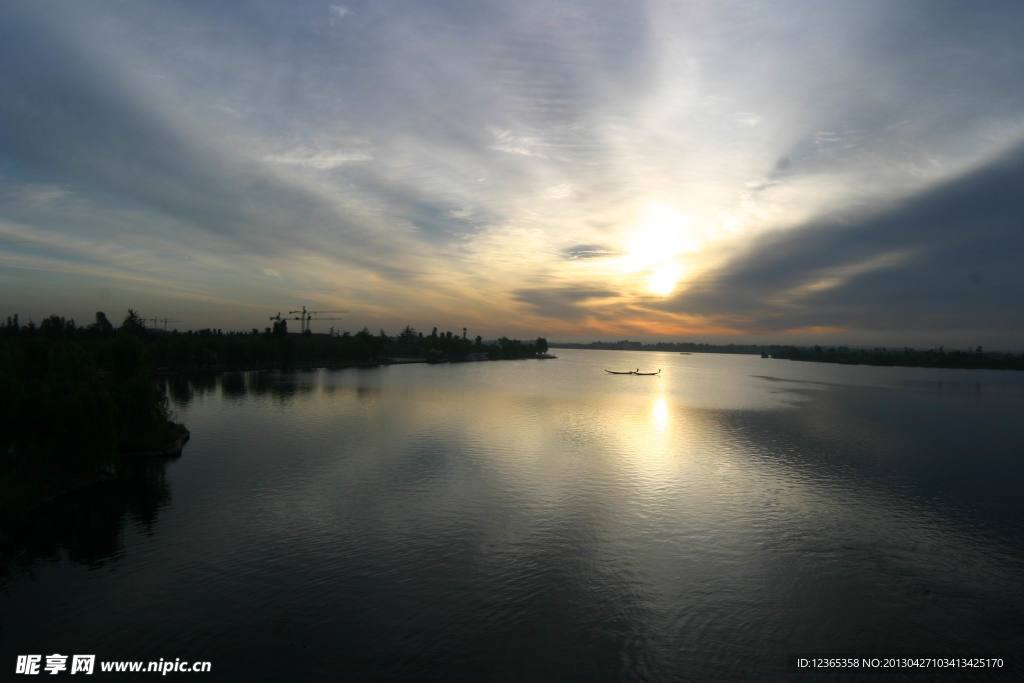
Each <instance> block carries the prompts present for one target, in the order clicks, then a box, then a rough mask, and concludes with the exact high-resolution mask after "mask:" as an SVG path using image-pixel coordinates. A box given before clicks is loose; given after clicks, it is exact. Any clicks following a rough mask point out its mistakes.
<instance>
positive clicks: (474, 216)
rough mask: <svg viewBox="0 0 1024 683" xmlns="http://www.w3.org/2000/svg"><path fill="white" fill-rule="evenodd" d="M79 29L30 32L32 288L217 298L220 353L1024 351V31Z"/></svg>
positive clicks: (651, 8) (990, 11) (709, 24)
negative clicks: (301, 322)
mask: <svg viewBox="0 0 1024 683" xmlns="http://www.w3.org/2000/svg"><path fill="white" fill-rule="evenodd" d="M54 9H55V6H51V5H50V4H49V3H46V2H42V3H15V4H10V3H7V4H4V5H2V6H0V83H3V91H4V97H3V103H2V104H0V188H3V189H0V221H3V225H4V226H7V227H6V228H5V229H6V232H0V242H2V245H0V246H2V248H3V250H4V256H5V260H4V262H3V265H2V266H0V268H2V269H3V271H0V279H4V282H13V281H15V280H16V276H15V275H13V274H12V273H14V272H15V270H16V269H17V268H18V264H22V265H23V266H25V267H28V265H29V264H34V267H36V268H43V267H46V268H49V269H50V271H49V272H52V273H53V278H52V280H53V282H52V283H51V284H48V285H47V287H46V288H45V291H46V292H56V291H58V290H60V288H61V287H64V290H70V289H73V288H77V289H78V290H81V289H82V287H81V283H82V282H83V281H88V282H94V283H95V285H96V288H95V289H96V290H99V289H103V288H104V287H105V286H106V285H104V282H107V281H113V279H115V278H117V279H118V282H120V283H121V285H120V286H121V287H122V290H121V291H123V288H124V287H128V286H130V285H128V284H126V283H128V282H129V280H126V279H125V278H126V277H137V278H145V279H146V281H147V282H148V281H149V280H152V281H154V282H166V283H167V284H168V287H169V288H170V287H180V286H182V284H181V283H183V282H187V283H188V284H187V288H188V289H189V290H190V291H192V292H194V293H196V294H197V295H198V294H203V295H205V296H208V297H209V300H208V301H207V302H206V303H204V304H203V306H202V307H200V308H197V309H196V310H195V311H194V312H193V315H192V316H190V315H189V313H188V312H187V311H177V310H169V311H168V315H170V314H173V315H175V317H179V318H190V319H199V318H200V317H201V316H207V318H203V319H204V320H207V319H212V318H214V317H216V316H218V315H219V316H221V317H222V318H220V319H218V322H219V323H220V324H219V326H231V325H237V326H240V327H249V326H251V325H255V324H260V325H262V323H263V322H264V321H262V320H258V321H257V318H259V316H255V317H254V314H253V313H252V310H256V309H258V307H259V306H262V305H264V304H265V305H267V306H269V307H270V308H271V309H272V310H276V308H275V307H276V306H278V305H279V304H277V303H273V304H272V303H271V302H278V301H280V300H282V299H284V300H287V301H289V302H290V301H295V300H297V299H298V298H300V297H307V298H309V299H311V300H312V299H313V298H315V299H316V300H318V301H321V302H331V303H332V304H337V306H336V307H344V308H352V309H353V310H358V311H361V313H359V314H358V315H363V316H364V317H363V319H362V320H355V319H354V320H353V321H352V323H353V324H355V325H358V324H368V325H371V326H378V325H384V326H389V327H393V326H395V325H400V324H405V323H406V322H412V323H414V324H421V325H426V324H434V322H435V321H436V322H443V320H446V319H447V320H452V321H458V320H469V321H470V322H471V323H472V324H473V325H476V326H478V329H480V331H482V332H488V333H490V332H493V333H513V332H516V331H521V332H523V333H540V332H543V331H546V330H549V329H555V330H558V331H560V332H561V333H564V334H567V335H574V336H576V335H575V333H574V332H573V330H575V331H576V333H578V334H587V333H594V332H595V331H596V330H602V331H604V332H605V333H607V334H616V332H615V331H616V330H619V331H620V332H622V333H643V334H650V335H657V334H666V335H671V334H683V333H688V334H689V333H692V334H701V331H702V330H703V331H704V333H706V334H720V335H731V334H737V335H743V334H771V333H783V332H784V331H785V330H793V329H805V330H806V329H817V330H819V332H820V331H821V330H824V329H834V330H837V329H839V328H842V329H843V330H844V332H843V334H844V335H851V336H856V335H858V334H859V335H862V336H863V337H864V338H868V337H871V338H878V339H881V338H896V337H898V336H899V335H900V334H902V333H908V331H909V330H916V332H915V334H918V335H919V336H920V338H921V339H927V340H932V339H934V340H941V338H942V337H943V335H950V336H953V337H960V336H965V337H966V336H970V335H972V334H973V335H975V336H985V335H988V337H987V338H985V339H979V341H978V343H986V344H989V343H992V342H997V341H998V340H1000V339H1012V338H1014V336H1015V335H1017V336H1018V337H1019V333H1020V332H1021V331H1024V325H1022V324H1021V322H1020V320H1019V318H1018V317H1015V316H1016V314H1015V313H1014V311H1013V310H1009V309H1008V308H1007V307H1008V306H1009V304H1008V301H1009V300H1010V299H1011V298H1012V296H1009V295H1007V292H1010V293H1014V292H1017V285H1018V284H1019V279H1014V277H1013V276H1012V275H1011V274H1010V271H1009V270H1008V267H1009V266H1008V263H1009V261H1012V257H1014V255H1015V254H1017V252H1015V251H1014V250H1015V249H1017V242H1016V241H1015V240H1016V238H1015V237H1014V234H1013V233H1012V232H1011V231H1010V228H1009V227H1008V226H1013V225H1018V226H1019V224H1020V217H1021V215H1022V213H1024V212H1022V210H1021V209H1020V208H1019V207H1018V206H1016V204H1015V203H1012V202H1008V201H1003V200H1002V199H1001V198H1000V197H999V196H996V195H991V194H986V192H987V190H986V189H985V187H983V186H982V185H977V183H981V182H982V181H981V180H971V179H972V178H975V179H977V178H983V179H984V182H985V183H989V184H990V185H989V186H990V187H997V186H998V187H1002V186H1003V185H1001V184H1000V183H1002V182H1003V181H1002V180H1000V179H1001V178H1003V177H1004V176H1003V175H1001V174H1002V173H1004V172H1005V173H1010V171H1007V170H1006V169H1007V168H1008V167H1007V166H1006V165H1005V164H1006V163H1009V162H1007V161H1005V159H1007V158H1010V157H1007V156H1006V155H1008V154H1010V155H1011V156H1012V154H1011V151H1012V150H1013V149H1015V147H1016V146H1017V145H1018V144H1020V141H1021V140H1022V139H1024V117H1022V116H1021V114H1020V112H1021V111H1024V89H1022V88H1020V87H1019V74H1020V73H1021V72H1022V71H1024V53H1021V51H1020V50H1019V49H1017V44H1018V42H1019V35H1018V33H1019V31H1018V30H1017V28H1016V27H1018V26H1020V25H1021V22H1022V21H1024V6H1021V5H1020V3H1013V2H996V3H990V4H989V5H987V6H986V8H985V9H984V10H980V9H978V8H976V7H974V6H970V5H965V4H962V3H934V2H930V1H928V2H926V1H923V0H907V1H906V2H900V3H883V2H863V3H833V4H821V3H816V2H810V1H809V0H782V1H781V2H779V3H776V4H773V5H772V6H771V7H770V8H765V7H763V6H761V5H759V4H756V3H746V2H740V3H711V4H709V3H688V2H682V3H680V2H667V1H665V2H663V1H661V0H646V1H644V2H637V3H603V2H598V3H593V2H582V1H580V2H576V1H572V2H567V3H559V4H557V5H551V3H547V2H542V1H541V0H524V1H522V2H515V3H507V2H506V3H497V2H479V3H453V2H437V3H402V4H401V5H396V4H393V3H379V2H365V1H362V0H359V1H353V2H346V3H345V4H331V3H322V2H313V1H312V0H310V1H309V2H298V3H288V4H269V5H261V6H259V7H258V8H257V7H253V6H242V7H232V8H226V7H224V6H222V5H219V4H216V3H191V4H184V5H182V4H166V3H158V2H150V1H148V0H140V2H136V3H132V4H131V8H130V9H128V10H126V9H125V8H122V7H118V8H116V9H115V8H113V7H108V6H105V5H103V4H102V3H100V4H83V3H72V4H65V5H61V6H60V11H53V10H54ZM978 36H983V37H984V39H983V40H981V39H979V38H978ZM999 159H1003V160H1002V161H999ZM986 169H987V170H986ZM998 169H1003V170H1002V171H998ZM1011 175H1012V174H1011ZM940 188H941V189H940ZM968 188H971V189H970V191H968ZM1011 194H1012V192H1011ZM981 197H985V200H984V201H985V202H986V203H985V204H982V203H981V201H980V200H979V199H978V198H981ZM950 198H957V199H956V202H959V203H951V202H953V199H950ZM651 206H662V207H668V208H669V209H671V211H669V212H668V213H670V214H672V215H673V216H675V218H673V219H672V220H666V221H663V222H662V224H660V225H652V224H650V223H651V219H650V218H649V214H650V211H649V209H650V207H651ZM908 207H918V208H917V209H915V210H911V208H908ZM928 207H932V208H928ZM938 207H941V210H940V209H939V208H938ZM982 207H984V208H982ZM992 207H996V208H992ZM970 212H974V213H970ZM953 216H957V217H958V218H957V221H958V222H956V223H955V224H954V222H952V218H951V217H953ZM1014 221H1017V222H1016V223H1014ZM11 226H16V229H15V228H12V227H11ZM880 226H884V227H880ZM998 226H1003V227H998ZM968 234H975V235H978V234H982V235H985V236H986V237H985V238H984V239H982V240H973V241H972V240H971V239H969V238H967V237H965V235H968ZM644 240H646V243H643V242H644ZM659 240H661V241H662V242H663V243H667V244H669V246H670V247H671V251H672V253H671V255H669V256H665V254H664V252H665V248H664V244H661V245H659ZM637 252H644V255H643V258H641V259H639V261H644V260H645V259H646V261H648V262H652V263H653V262H654V261H658V262H659V263H660V262H661V261H665V262H666V263H663V264H662V266H663V268H662V272H661V280H664V279H665V278H666V274H667V275H670V276H671V277H668V280H670V282H668V283H667V284H668V285H672V284H673V282H671V281H672V280H674V279H675V278H676V276H675V275H673V273H679V275H678V280H679V281H678V283H677V285H676V286H674V287H666V288H664V291H666V292H667V291H669V290H671V292H672V294H669V295H664V296H657V295H655V294H653V293H652V292H651V291H650V290H649V288H648V286H647V285H646V284H645V283H648V282H649V281H650V279H651V277H652V276H653V275H656V274H653V273H651V272H646V271H645V270H644V269H643V268H633V269H631V268H632V266H629V265H628V264H629V263H633V264H634V265H635V264H636V263H637V262H639V261H638V259H637ZM954 254H956V255H957V258H954V257H953V255H954ZM655 256H657V258H655ZM663 257H664V258H663ZM668 261H671V263H668ZM62 269H63V270H62ZM72 270H74V271H75V272H74V273H72V272H71V271H72ZM647 270H651V269H650V268H647ZM18 272H25V271H24V268H22V269H21V270H19V271H18ZM33 272H42V271H41V270H36V271H33ZM61 273H65V274H66V277H67V278H72V277H74V278H76V279H75V280H74V282H73V283H72V280H70V279H69V280H67V281H64V280H62V279H61V278H62V277H64V275H61ZM115 274H116V275H115ZM139 282H140V283H141V282H142V280H139ZM884 283H887V284H884ZM954 283H955V284H954ZM883 284H884V286H883ZM961 285H962V286H961ZM140 286H142V285H141V284H140ZM147 286H148V285H147ZM899 288H902V290H900V289H899ZM151 289H152V291H153V292H154V293H153V296H154V297H159V293H158V292H159V287H152V288H151ZM12 291H13V290H12V289H11V288H10V287H8V288H6V289H5V290H2V291H0V305H2V306H3V307H6V308H8V309H10V310H12V311H13V310H14V309H16V308H18V307H19V306H21V305H23V304H22V303H21V301H22V300H23V296H21V295H19V296H15V295H14V294H12V293H11V292H12ZM22 291H23V290H22ZM40 291H41V292H42V291H43V289H40ZM168 291H170V289H168ZM897 291H903V292H904V295H902V298H899V297H897V295H896V293H895V292H897ZM595 292H602V293H606V294H608V296H605V297H601V296H590V295H588V293H589V294H593V293H595ZM869 293H872V295H877V296H878V297H879V298H878V299H877V300H872V299H871V297H870V296H869ZM931 293H935V296H934V297H932V298H931V299H929V296H931ZM47 296H50V299H44V298H43V295H42V294H40V295H39V298H38V300H39V301H40V302H44V303H45V301H49V302H50V303H49V305H50V306H52V307H56V308H59V306H60V304H61V303H62V301H61V299H60V298H59V297H54V296H52V295H51V294H47ZM19 297H21V298H19ZM218 297H220V298H223V299H225V300H228V301H244V302H246V305H247V306H253V307H256V308H253V309H251V310H250V309H248V308H246V307H245V306H228V305H226V304H225V305H224V307H223V309H220V310H219V311H218V310H217V309H216V306H215V305H214V304H213V303H210V302H212V301H214V300H216V299H217V298H218ZM894 299H895V300H896V301H895V303H894ZM154 301H157V302H158V301H159V299H158V298H157V299H154ZM182 301H183V299H181V298H180V297H179V298H177V299H175V300H174V301H173V302H171V301H168V304H167V306H168V307H169V308H174V307H177V306H184V304H182ZM903 302H907V303H906V304H905V305H904V303H903ZM911 302H912V303H911ZM40 305H43V304H42V303H40ZM154 305H156V304H154ZM197 305H198V304H197ZM332 307H335V306H332ZM200 310H201V311H202V313H200ZM915 310H916V311H919V312H920V314H919V315H915V314H914V311H915ZM48 312H50V311H39V312H38V313H39V314H45V313H48ZM558 312H561V313H564V314H565V315H566V316H568V317H567V318H566V320H572V323H571V324H570V323H568V322H565V321H560V320H558V319H556V318H552V317H551V316H552V315H553V314H557V313H558ZM428 317H429V318H431V320H428V319H426V318H428ZM451 324H453V325H454V324H455V322H452V323H451ZM573 326H575V327H573ZM822 334H824V333H823V332H822ZM837 334H838V333H837ZM872 335H874V337H872ZM990 339H991V340H992V342H990V341H989V340H990Z"/></svg>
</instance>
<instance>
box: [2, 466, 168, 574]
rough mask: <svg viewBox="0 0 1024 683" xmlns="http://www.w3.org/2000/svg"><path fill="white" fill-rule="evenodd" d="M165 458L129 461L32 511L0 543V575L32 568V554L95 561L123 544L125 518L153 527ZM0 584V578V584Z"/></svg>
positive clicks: (163, 490)
mask: <svg viewBox="0 0 1024 683" xmlns="http://www.w3.org/2000/svg"><path fill="white" fill-rule="evenodd" d="M166 462H167V461H166V460H162V459H151V460H141V461H137V462H132V463H129V464H127V465H124V466H122V467H121V468H120V472H119V475H118V477H117V478H116V479H113V480H111V481H108V482H104V483H102V484H97V485H95V486H92V487H90V488H88V489H85V490H83V491H79V492H77V493H74V494H70V495H68V496H65V497H64V498H61V499H59V500H57V501H54V502H53V503H51V504H49V505H46V506H45V507H43V508H42V509H40V510H38V511H36V512H35V513H33V515H32V517H31V518H30V519H29V520H28V522H27V523H26V524H25V525H24V526H23V527H22V528H20V529H18V530H17V531H16V532H15V533H14V534H13V535H12V539H10V541H9V543H8V547H5V548H0V581H2V580H3V578H6V577H7V576H8V575H9V574H10V573H11V571H12V570H13V569H15V568H17V567H20V568H21V569H29V570H30V569H31V568H32V567H33V565H34V564H35V562H36V561H37V560H41V559H49V560H56V559H59V558H61V557H66V558H67V559H69V560H71V561H73V562H79V563H81V564H85V565H88V566H90V567H94V566H99V565H101V564H103V563H104V562H106V561H107V560H110V559H116V558H117V556H118V555H119V554H120V552H121V550H122V548H123V541H124V539H123V530H124V523H125V521H126V519H128V520H132V521H134V522H136V523H137V524H139V525H140V526H141V527H142V528H143V529H144V530H145V532H146V533H147V534H152V533H153V532H154V529H155V526H156V521H157V517H158V515H159V512H160V510H161V509H162V508H164V507H166V506H167V505H169V504H170V501H171V490H170V486H169V485H168V483H167V475H166ZM0 585H2V584H0Z"/></svg>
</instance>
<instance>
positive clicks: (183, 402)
mask: <svg viewBox="0 0 1024 683" xmlns="http://www.w3.org/2000/svg"><path fill="white" fill-rule="evenodd" d="M227 374H234V375H241V373H227ZM218 380H219V378H218V375H217V374H216V373H202V374H194V375H172V376H171V377H169V378H167V381H166V384H165V387H166V389H167V394H168V395H169V396H170V398H171V402H172V403H174V405H175V406H177V407H179V408H185V407H187V406H188V405H189V404H191V403H192V401H193V400H194V399H195V397H196V396H199V397H202V396H205V395H206V394H208V393H210V392H212V391H215V390H216V389H217V384H218ZM244 382H245V379H244V377H243V378H242V383H243V388H242V393H243V394H244V393H245V389H244ZM229 391H230V389H225V394H228V392H229ZM229 395H230V396H232V397H234V396H237V395H239V394H229Z"/></svg>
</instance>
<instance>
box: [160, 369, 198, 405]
mask: <svg viewBox="0 0 1024 683" xmlns="http://www.w3.org/2000/svg"><path fill="white" fill-rule="evenodd" d="M166 389H167V395H168V396H170V397H171V403H173V404H174V405H176V406H178V407H179V408H184V407H187V406H188V405H189V404H190V403H192V395H193V393H194V392H193V390H192V383H191V382H189V381H188V379H187V378H185V377H180V376H177V375H176V376H173V377H170V378H168V380H167V383H166Z"/></svg>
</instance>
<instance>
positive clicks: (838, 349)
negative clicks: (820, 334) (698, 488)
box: [548, 342, 1024, 371]
mask: <svg viewBox="0 0 1024 683" xmlns="http://www.w3.org/2000/svg"><path fill="white" fill-rule="evenodd" d="M548 345H549V346H550V348H552V349H581V350H585V351H661V352H663V353H676V354H683V355H689V354H695V353H719V354H732V355H746V356H757V355H760V356H761V357H762V358H770V359H774V360H795V361H810V362H816V363H834V364H837V365H868V366H874V367H904V368H945V369H951V370H1018V371H1020V370H1024V354H1019V353H1005V352H986V351H984V350H981V349H980V348H979V349H977V350H975V351H946V350H945V349H943V348H941V347H940V348H938V349H928V350H921V349H911V348H901V349H891V348H883V347H876V348H871V349H866V348H865V349H856V348H850V347H848V346H781V345H765V346H756V345H749V344H727V345H717V344H693V343H688V342H687V343H678V344H673V343H665V342H662V343H659V344H640V343H639V342H626V343H622V342H617V343H615V342H613V343H606V342H593V343H590V344H578V343H559V342H550V343H549V344H548Z"/></svg>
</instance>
